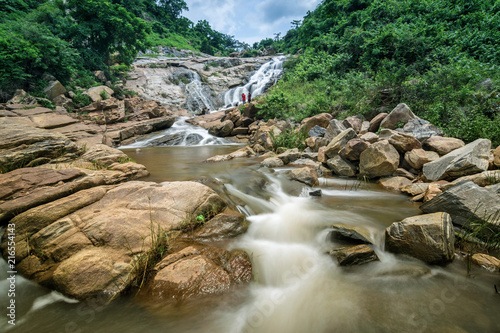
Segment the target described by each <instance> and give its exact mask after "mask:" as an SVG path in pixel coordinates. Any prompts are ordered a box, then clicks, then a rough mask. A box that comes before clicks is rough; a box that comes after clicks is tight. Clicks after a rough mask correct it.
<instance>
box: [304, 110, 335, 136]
mask: <svg viewBox="0 0 500 333" xmlns="http://www.w3.org/2000/svg"><path fill="white" fill-rule="evenodd" d="M331 120H332V115H331V114H329V113H320V114H318V115H315V116H313V117H310V118H306V119H304V120H302V123H301V127H300V130H301V131H303V133H309V131H310V130H311V129H313V128H314V127H316V126H318V127H321V128H323V129H326V128H327V127H328V126H329V125H330V121H331Z"/></svg>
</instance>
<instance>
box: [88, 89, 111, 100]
mask: <svg viewBox="0 0 500 333" xmlns="http://www.w3.org/2000/svg"><path fill="white" fill-rule="evenodd" d="M102 91H105V92H106V94H107V95H108V97H111V96H113V94H114V93H115V92H114V91H113V89H111V88H109V87H107V86H98V87H92V88H90V89H89V90H87V91H86V92H85V95H87V96H89V97H90V99H91V100H92V101H93V102H98V101H101V100H102V97H101V92H102Z"/></svg>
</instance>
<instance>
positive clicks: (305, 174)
mask: <svg viewBox="0 0 500 333" xmlns="http://www.w3.org/2000/svg"><path fill="white" fill-rule="evenodd" d="M286 174H287V176H288V177H289V178H290V179H292V180H296V181H298V182H301V183H304V184H306V185H308V186H318V185H319V180H318V174H317V172H316V170H314V169H313V168H310V167H303V168H300V169H293V170H290V171H288V172H287V173H286Z"/></svg>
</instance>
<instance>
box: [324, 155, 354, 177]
mask: <svg viewBox="0 0 500 333" xmlns="http://www.w3.org/2000/svg"><path fill="white" fill-rule="evenodd" d="M326 163H327V165H328V167H329V168H330V169H331V170H332V171H333V172H334V173H335V174H336V175H339V176H345V177H354V176H356V173H357V171H358V168H357V167H356V166H355V165H353V164H352V163H350V162H349V161H346V160H344V159H343V158H342V157H340V156H339V155H337V156H335V157H333V158H331V159H329V160H327V161H326Z"/></svg>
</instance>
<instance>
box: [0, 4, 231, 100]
mask: <svg viewBox="0 0 500 333" xmlns="http://www.w3.org/2000/svg"><path fill="white" fill-rule="evenodd" d="M187 9H188V8H187V5H186V3H185V2H184V0H68V1H63V0H54V1H43V0H0V64H2V65H1V66H0V101H2V100H4V101H5V100H6V99H8V98H10V96H11V95H12V93H13V91H14V90H15V89H19V88H23V89H26V90H28V91H31V92H34V93H35V94H36V93H38V94H40V91H41V90H42V89H43V87H44V86H45V84H46V83H47V82H45V81H44V80H43V77H44V74H50V75H52V76H54V77H56V78H57V79H58V80H59V81H61V82H62V83H63V84H64V85H67V86H70V87H76V86H80V87H84V88H85V87H89V86H92V85H94V84H96V82H95V79H94V77H93V75H92V71H95V70H102V71H104V72H105V73H106V76H107V77H108V79H111V80H113V79H115V78H116V76H117V75H119V74H120V73H123V71H124V70H126V68H127V66H128V65H130V64H131V63H132V61H133V60H134V58H135V57H136V55H137V52H138V51H145V50H146V49H148V48H152V47H154V46H158V45H161V46H170V47H178V48H180V49H182V48H187V49H191V50H194V51H200V52H205V53H209V54H216V53H219V54H228V53H230V52H232V51H233V50H234V48H236V47H238V46H239V45H240V43H239V42H238V41H236V40H235V39H234V38H233V37H232V36H228V35H225V34H222V33H220V32H217V31H215V30H213V29H212V28H211V27H210V24H209V23H208V22H206V21H200V22H198V23H197V24H194V23H193V22H191V21H189V20H188V19H187V18H185V17H182V16H181V13H182V11H183V10H187Z"/></svg>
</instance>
